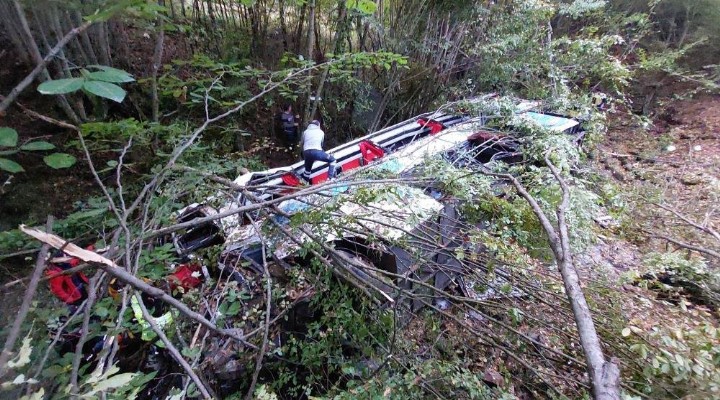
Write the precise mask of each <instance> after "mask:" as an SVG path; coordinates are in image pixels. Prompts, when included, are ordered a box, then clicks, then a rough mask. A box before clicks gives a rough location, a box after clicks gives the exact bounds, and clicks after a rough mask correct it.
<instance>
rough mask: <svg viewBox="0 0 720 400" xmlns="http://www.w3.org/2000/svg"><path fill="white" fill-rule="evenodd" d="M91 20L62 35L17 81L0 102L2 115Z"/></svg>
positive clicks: (89, 24)
mask: <svg viewBox="0 0 720 400" xmlns="http://www.w3.org/2000/svg"><path fill="white" fill-rule="evenodd" d="M92 24H93V22H91V21H88V22H85V23H84V24H82V25H80V26H79V27H77V28H73V29H71V30H70V32H68V33H67V34H65V36H63V38H62V39H60V41H59V42H58V43H57V44H56V45H55V47H53V48H52V49H50V52H49V53H48V54H47V55H46V56H45V58H43V59H42V61H41V62H40V63H38V65H37V66H35V68H34V69H33V70H32V71H31V72H30V74H28V76H26V77H25V79H23V80H22V81H21V82H20V83H18V85H17V86H15V87H14V88H13V89H12V90H11V91H10V93H9V94H8V95H7V97H5V99H3V100H2V102H0V115H2V114H3V113H4V112H5V110H7V108H8V107H9V106H10V104H12V102H13V101H15V99H16V98H17V97H18V95H20V93H22V91H23V90H25V88H27V87H28V86H29V85H30V84H31V83H32V81H33V80H35V77H37V76H38V75H39V74H40V73H41V72H42V71H44V70H45V67H47V65H48V63H49V62H50V61H51V60H52V59H53V58H54V57H55V55H57V53H58V52H59V51H60V50H61V49H62V48H63V47H65V45H66V44H68V42H70V41H71V40H72V39H74V38H75V36H77V35H79V34H80V33H82V32H84V31H85V30H86V29H88V28H89V27H90V26H92Z"/></svg>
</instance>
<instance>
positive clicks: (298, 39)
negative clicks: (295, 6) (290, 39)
mask: <svg viewBox="0 0 720 400" xmlns="http://www.w3.org/2000/svg"><path fill="white" fill-rule="evenodd" d="M307 7H308V3H307V2H303V5H302V8H301V9H300V22H299V23H298V26H297V30H295V53H297V54H300V53H301V52H302V43H303V41H302V32H303V27H304V25H305V11H306V10H307Z"/></svg>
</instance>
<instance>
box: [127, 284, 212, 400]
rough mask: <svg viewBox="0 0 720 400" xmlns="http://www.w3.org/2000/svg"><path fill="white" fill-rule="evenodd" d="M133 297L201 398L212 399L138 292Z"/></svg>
mask: <svg viewBox="0 0 720 400" xmlns="http://www.w3.org/2000/svg"><path fill="white" fill-rule="evenodd" d="M135 299H136V300H137V301H138V305H140V309H141V310H142V314H143V318H145V321H147V322H148V324H149V325H150V328H152V330H153V331H154V332H155V334H156V335H158V337H159V338H160V340H161V341H162V342H163V344H164V345H165V348H166V349H167V350H168V351H169V352H170V355H172V357H173V358H174V359H175V361H177V362H178V364H180V366H181V367H182V368H183V369H184V370H185V373H187V374H188V376H190V379H192V381H193V382H195V386H197V388H198V390H200V393H202V395H203V398H205V399H212V398H213V396H211V395H210V392H208V389H207V388H206V387H205V384H204V383H203V382H202V381H201V380H200V378H199V377H198V376H197V374H196V373H195V371H193V369H192V367H191V366H190V364H188V362H187V361H186V360H185V358H184V357H183V356H182V354H180V351H179V350H178V349H177V347H175V345H174V344H172V342H171V341H170V339H168V337H167V335H165V332H163V331H162V329H160V327H159V326H158V324H157V322H155V318H153V316H152V315H150V313H149V312H148V310H147V307H145V303H144V302H143V301H142V296H140V294H139V292H136V293H135Z"/></svg>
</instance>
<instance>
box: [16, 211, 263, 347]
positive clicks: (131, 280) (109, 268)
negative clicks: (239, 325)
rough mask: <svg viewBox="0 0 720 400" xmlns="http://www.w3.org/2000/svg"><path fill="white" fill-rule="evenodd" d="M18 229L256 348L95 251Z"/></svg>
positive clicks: (25, 228)
mask: <svg viewBox="0 0 720 400" xmlns="http://www.w3.org/2000/svg"><path fill="white" fill-rule="evenodd" d="M20 230H21V231H22V232H23V233H25V234H27V235H29V236H32V237H34V238H35V239H37V240H39V241H40V242H42V243H46V244H49V245H50V246H52V247H54V248H56V249H62V251H64V252H65V253H67V254H68V255H70V256H73V257H77V258H79V259H80V260H82V261H85V262H87V263H91V264H96V265H97V266H99V267H100V268H101V269H102V270H103V271H105V272H107V273H108V274H110V275H112V276H114V277H115V278H117V279H118V280H120V281H121V282H123V283H125V284H128V285H130V286H132V287H133V288H135V289H136V290H140V291H141V292H144V293H146V294H147V295H149V296H151V297H155V298H158V299H160V300H161V301H163V302H165V303H168V304H169V305H170V306H172V307H174V308H176V309H177V310H178V311H180V313H181V314H183V315H185V316H186V317H188V318H190V319H192V320H194V321H196V322H199V323H201V324H202V325H203V326H205V327H206V328H208V329H210V330H212V331H214V332H216V333H218V334H220V335H223V336H228V337H230V338H233V339H235V340H237V341H238V342H240V343H241V344H243V345H245V346H247V347H249V348H251V349H254V350H257V348H258V347H257V346H255V345H254V344H252V343H249V342H248V341H247V340H246V339H245V337H244V336H243V335H241V334H239V333H237V332H236V331H235V330H232V329H221V328H218V327H217V326H215V324H213V323H212V322H210V321H208V320H207V319H206V318H205V317H203V316H202V315H200V314H198V313H197V312H195V311H193V310H191V309H190V308H188V306H187V305H185V303H183V302H181V301H180V300H178V299H176V298H174V297H172V296H170V295H169V294H167V293H165V291H163V290H162V289H160V288H157V287H155V286H152V285H150V284H148V283H146V282H145V281H143V280H142V279H139V278H138V277H136V276H134V275H132V274H131V273H129V272H128V271H126V270H125V269H123V268H121V267H119V266H118V265H117V264H115V263H114V262H113V261H111V260H109V259H107V258H105V257H103V256H101V255H99V254H97V253H95V252H92V251H90V250H85V249H82V248H80V247H78V246H77V245H75V244H72V243H69V242H67V241H66V240H64V239H62V238H60V237H59V236H56V235H53V234H49V233H45V232H42V231H39V230H37V229H34V228H28V227H26V226H25V225H20Z"/></svg>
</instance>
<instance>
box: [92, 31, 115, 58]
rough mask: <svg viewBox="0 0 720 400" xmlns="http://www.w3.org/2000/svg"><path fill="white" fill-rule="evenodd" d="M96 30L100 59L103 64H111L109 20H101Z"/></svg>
mask: <svg viewBox="0 0 720 400" xmlns="http://www.w3.org/2000/svg"><path fill="white" fill-rule="evenodd" d="M95 27H96V28H95V32H96V36H97V38H98V59H99V60H100V62H101V63H102V65H107V66H111V65H112V57H111V56H110V45H109V43H110V41H109V40H108V32H107V22H100V23H98V24H96V25H95Z"/></svg>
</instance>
